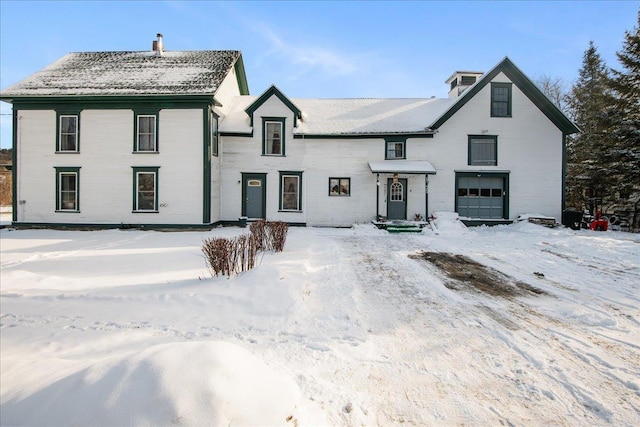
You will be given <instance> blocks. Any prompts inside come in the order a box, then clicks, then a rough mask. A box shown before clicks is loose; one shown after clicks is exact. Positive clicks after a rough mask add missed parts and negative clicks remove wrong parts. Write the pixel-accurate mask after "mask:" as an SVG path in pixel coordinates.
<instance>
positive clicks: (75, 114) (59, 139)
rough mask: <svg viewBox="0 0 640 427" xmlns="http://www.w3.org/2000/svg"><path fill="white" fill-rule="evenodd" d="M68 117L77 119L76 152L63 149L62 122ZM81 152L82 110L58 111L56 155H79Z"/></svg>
mask: <svg viewBox="0 0 640 427" xmlns="http://www.w3.org/2000/svg"><path fill="white" fill-rule="evenodd" d="M66 117H75V122H76V123H75V150H63V149H62V132H63V129H62V120H63V118H66ZM79 152H80V110H79V109H73V110H69V109H62V110H56V153H79Z"/></svg>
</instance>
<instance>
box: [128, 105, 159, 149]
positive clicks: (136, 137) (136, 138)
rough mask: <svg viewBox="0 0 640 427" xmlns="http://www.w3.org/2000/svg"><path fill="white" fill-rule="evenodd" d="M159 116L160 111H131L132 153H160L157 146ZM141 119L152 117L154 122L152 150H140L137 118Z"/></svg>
mask: <svg viewBox="0 0 640 427" xmlns="http://www.w3.org/2000/svg"><path fill="white" fill-rule="evenodd" d="M159 115H160V110H158V109H136V110H134V111H133V152H134V153H149V154H157V153H159V152H160V146H159V143H158V142H159V132H158V130H159V128H160V123H159V121H160V120H159ZM141 117H154V121H155V126H154V129H153V130H154V132H155V134H154V141H153V142H154V144H153V145H154V146H153V148H154V149H153V150H141V149H140V145H139V144H140V135H139V134H138V125H139V118H141Z"/></svg>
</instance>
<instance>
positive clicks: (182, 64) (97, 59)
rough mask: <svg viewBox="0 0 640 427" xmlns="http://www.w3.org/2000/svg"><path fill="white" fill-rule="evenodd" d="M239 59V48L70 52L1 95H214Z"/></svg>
mask: <svg viewBox="0 0 640 427" xmlns="http://www.w3.org/2000/svg"><path fill="white" fill-rule="evenodd" d="M239 57H240V51H237V50H201V51H164V52H163V53H162V55H157V54H156V52H153V51H142V52H80V53H69V54H67V55H65V56H64V57H62V58H61V59H59V60H58V61H56V62H54V63H53V64H51V65H49V66H48V67H46V68H44V69H42V70H40V71H38V72H36V73H34V74H32V75H31V76H29V77H27V78H26V79H24V80H22V81H20V82H18V83H16V84H14V85H11V86H9V87H8V88H6V89H5V90H3V91H2V92H1V93H0V96H2V97H3V98H11V97H29V96H34V97H36V96H87V95H164V94H168V95H169V94H170V95H177V94H180V95H191V94H211V95H213V94H215V92H216V91H217V90H218V87H219V85H220V83H222V80H223V79H224V78H225V76H226V75H227V74H228V73H229V71H230V70H231V68H232V67H233V66H234V64H235V63H236V61H237V60H238V58H239Z"/></svg>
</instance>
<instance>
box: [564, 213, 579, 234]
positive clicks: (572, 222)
mask: <svg viewBox="0 0 640 427" xmlns="http://www.w3.org/2000/svg"><path fill="white" fill-rule="evenodd" d="M583 215H584V214H583V213H582V212H581V211H572V210H565V211H564V212H562V225H564V226H565V227H569V228H571V229H572V230H580V225H581V224H582V216H583Z"/></svg>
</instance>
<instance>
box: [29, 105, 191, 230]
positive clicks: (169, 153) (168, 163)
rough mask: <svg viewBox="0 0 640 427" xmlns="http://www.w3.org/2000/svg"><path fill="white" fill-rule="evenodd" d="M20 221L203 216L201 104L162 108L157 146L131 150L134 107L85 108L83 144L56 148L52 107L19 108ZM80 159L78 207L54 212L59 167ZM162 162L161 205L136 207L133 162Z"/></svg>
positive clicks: (155, 220)
mask: <svg viewBox="0 0 640 427" xmlns="http://www.w3.org/2000/svg"><path fill="white" fill-rule="evenodd" d="M18 117H19V126H18V150H17V151H18V167H17V170H18V174H19V175H18V189H17V190H18V200H23V201H24V203H19V205H18V222H47V223H80V224H89V223H94V224H120V223H124V224H200V223H202V201H203V161H202V150H203V141H202V138H203V123H202V117H203V113H202V110H197V109H194V110H161V111H160V113H159V119H158V120H159V131H158V147H159V153H133V141H134V131H133V120H134V119H133V117H134V115H133V111H132V110H84V111H82V112H81V113H80V152H79V153H57V154H56V153H55V141H56V113H55V111H51V110H47V111H30V110H23V111H19V112H18ZM62 166H69V167H80V182H79V190H80V212H77V213H76V212H55V191H56V190H55V169H54V168H55V167H62ZM143 166H153V167H159V188H158V196H159V199H158V203H159V205H160V208H159V212H158V213H133V212H132V210H133V186H134V184H133V169H132V167H143Z"/></svg>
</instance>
